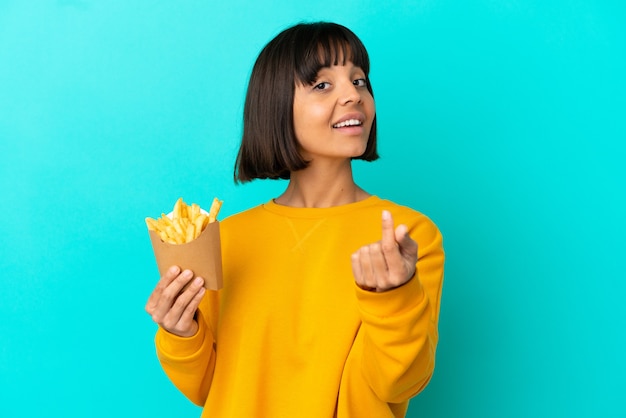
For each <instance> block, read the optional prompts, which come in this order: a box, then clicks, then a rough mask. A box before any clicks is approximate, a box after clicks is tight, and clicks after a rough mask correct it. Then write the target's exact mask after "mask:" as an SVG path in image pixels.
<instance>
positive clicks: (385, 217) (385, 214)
mask: <svg viewBox="0 0 626 418" xmlns="http://www.w3.org/2000/svg"><path fill="white" fill-rule="evenodd" d="M389 219H391V212H389V211H388V210H384V211H383V220H385V221H388V220H389Z"/></svg>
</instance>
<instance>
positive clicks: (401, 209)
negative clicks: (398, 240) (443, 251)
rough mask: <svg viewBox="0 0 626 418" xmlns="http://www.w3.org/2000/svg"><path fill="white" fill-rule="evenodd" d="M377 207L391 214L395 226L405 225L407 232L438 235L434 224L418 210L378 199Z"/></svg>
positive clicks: (437, 229)
mask: <svg viewBox="0 0 626 418" xmlns="http://www.w3.org/2000/svg"><path fill="white" fill-rule="evenodd" d="M379 205H380V207H381V209H386V210H389V211H390V212H391V215H392V216H393V220H394V223H395V224H396V225H399V224H405V225H406V226H407V227H408V228H409V230H411V229H419V230H421V231H422V233H426V234H428V235H439V234H440V232H439V228H438V226H437V225H436V224H435V222H434V221H433V220H432V219H431V218H430V217H429V216H428V215H427V214H425V213H424V212H421V211H420V210H419V209H415V208H413V207H411V206H408V205H405V204H402V203H397V202H394V201H392V200H389V199H384V198H379Z"/></svg>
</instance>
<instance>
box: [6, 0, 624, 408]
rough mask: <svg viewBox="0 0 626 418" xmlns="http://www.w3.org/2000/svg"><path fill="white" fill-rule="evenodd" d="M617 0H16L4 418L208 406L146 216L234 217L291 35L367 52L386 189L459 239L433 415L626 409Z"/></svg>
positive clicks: (261, 191) (263, 187)
mask: <svg viewBox="0 0 626 418" xmlns="http://www.w3.org/2000/svg"><path fill="white" fill-rule="evenodd" d="M623 4H624V3H623V2H620V1H617V0H616V1H601V0H596V1H594V0H577V1H570V0H557V1H539V0H534V1H530V0H529V1H522V0H519V1H515V0H510V1H504V0H503V1H498V0H492V1H489V0H477V1H451V0H441V1H435V0H423V1H412V2H411V1H403V2H401V1H388V2H379V1H373V0H365V1H364V0H358V1H357V0H345V1H343V2H338V1H335V0H332V1H328V0H320V1H316V2H301V3H299V2H294V1H288V0H280V1H274V2H267V3H265V4H260V2H249V3H248V2H243V1H241V0H231V1H228V2H214V1H198V0H190V1H176V2H173V1H169V2H165V1H119V0H118V1H99V2H96V1H87V0H85V1H81V0H58V1H28V2H26V1H19V2H18V1H17V0H13V1H11V0H1V1H0V196H1V199H2V200H1V203H2V215H1V216H0V228H1V229H0V272H1V277H0V283H1V287H0V319H1V320H0V338H2V342H1V343H0V416H1V417H6V418H12V417H35V416H47V417H108V416H117V417H142V416H150V417H170V416H176V417H184V416H188V417H194V416H198V415H199V409H198V408H196V407H194V406H192V405H190V404H189V403H188V402H187V401H186V400H185V399H184V398H183V397H182V396H181V395H180V394H179V393H178V392H177V391H176V390H175V389H174V388H173V386H172V385H171V384H170V383H169V381H168V380H167V379H166V378H165V376H164V375H163V373H162V371H161V369H160V368H159V365H158V363H157V361H156V358H155V355H154V348H153V341H152V340H153V334H154V331H155V326H154V324H153V323H152V322H151V320H150V318H149V317H148V316H147V315H146V314H145V313H144V311H143V306H144V303H145V300H146V298H147V296H148V294H149V293H150V291H151V289H152V287H153V286H154V284H155V282H156V280H157V274H156V268H155V265H154V259H153V255H152V253H151V248H150V245H149V241H148V237H147V233H146V230H145V225H144V217H145V216H156V215H158V214H159V212H160V211H162V210H165V208H167V207H170V206H171V205H172V204H173V202H174V200H175V199H176V198H178V197H179V196H184V197H185V199H186V200H187V201H195V202H198V203H201V204H203V205H207V204H208V203H209V202H210V200H211V199H212V198H213V197H214V196H219V197H220V198H221V199H223V200H224V206H223V212H222V213H223V215H224V216H225V215H229V214H232V213H235V212H238V211H240V210H243V209H245V208H247V207H250V206H252V205H255V204H258V203H260V202H263V201H266V200H268V199H270V198H271V197H273V196H275V195H276V194H277V193H279V192H280V191H281V190H282V188H283V187H284V186H285V184H284V183H281V182H255V183H252V184H249V185H246V186H235V185H233V182H232V180H231V178H232V177H231V176H232V166H233V161H234V156H235V152H236V149H237V144H238V139H239V134H240V132H241V113H242V107H243V106H242V104H243V98H244V92H245V84H246V80H247V77H248V75H249V72H250V69H251V66H252V63H253V61H254V59H255V57H256V55H257V53H258V52H259V50H260V48H261V47H262V46H263V45H264V44H265V43H266V42H267V41H268V40H269V39H270V38H271V37H273V36H274V35H275V34H277V33H278V31H280V30H281V29H283V28H284V27H286V26H288V25H290V24H293V23H296V22H298V21H301V20H318V19H327V20H334V21H337V22H339V23H343V24H345V25H347V26H349V27H351V28H352V29H353V30H354V31H355V32H356V33H357V34H358V35H359V36H360V37H361V38H362V39H363V41H364V42H365V44H366V45H367V47H368V49H369V51H370V54H371V58H372V62H373V65H372V74H371V77H372V80H373V84H374V89H375V95H376V99H377V108H378V123H379V138H380V151H381V154H382V158H381V160H379V161H377V162H375V163H371V164H368V163H358V164H356V171H357V179H358V182H359V183H360V184H361V185H362V186H363V187H364V188H365V189H366V190H368V191H370V192H371V193H375V194H378V195H380V196H383V197H387V198H391V199H393V200H396V201H398V202H400V203H404V204H407V205H410V206H412V207H414V208H416V209H418V210H421V211H423V212H425V213H426V214H428V215H429V216H430V217H431V218H432V219H433V220H434V221H435V222H436V223H437V224H438V225H439V226H440V228H441V230H442V231H443V233H444V235H445V245H446V250H447V256H448V259H447V265H446V268H447V271H446V281H445V287H444V295H443V307H442V311H441V322H440V334H441V341H440V346H439V356H438V363H437V368H436V372H435V376H434V378H433V380H432V382H431V384H430V386H429V387H428V388H427V389H426V390H425V391H424V392H423V393H422V394H421V395H420V396H418V397H417V398H416V399H414V400H413V401H412V403H411V408H410V413H409V415H410V416H411V417H441V418H444V417H445V418H448V417H471V418H474V417H475V418H491V417H492V418H501V417H623V416H626V407H625V405H624V401H623V396H624V392H625V391H626V378H625V376H626V361H625V360H624V352H625V351H626V344H625V342H624V327H625V322H626V313H625V310H624V308H623V300H624V298H625V296H626V295H625V293H626V285H625V284H624V283H625V281H626V280H625V279H626V277H625V274H624V271H625V266H624V264H625V263H624V259H625V258H626V257H625V255H624V253H625V250H626V248H625V245H624V236H625V234H626V228H625V221H624V215H625V213H626V205H625V203H624V199H625V195H626V190H625V189H626V186H625V183H626V182H625V180H626V171H625V169H624V160H625V157H626V155H625V154H626V153H625V151H624V143H625V141H626V122H625V120H626V81H625V80H626V77H625V75H626V29H625V25H624V22H626V7H625V6H623Z"/></svg>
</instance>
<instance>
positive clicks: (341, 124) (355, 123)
mask: <svg viewBox="0 0 626 418" xmlns="http://www.w3.org/2000/svg"><path fill="white" fill-rule="evenodd" d="M345 126H361V121H360V120H358V119H348V120H344V121H343V122H339V123H336V124H334V125H333V128H343V127H345Z"/></svg>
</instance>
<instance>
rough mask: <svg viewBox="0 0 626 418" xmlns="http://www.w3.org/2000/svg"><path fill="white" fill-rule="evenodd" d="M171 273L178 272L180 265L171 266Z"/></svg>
mask: <svg viewBox="0 0 626 418" xmlns="http://www.w3.org/2000/svg"><path fill="white" fill-rule="evenodd" d="M170 273H171V274H178V266H172V267H170Z"/></svg>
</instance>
